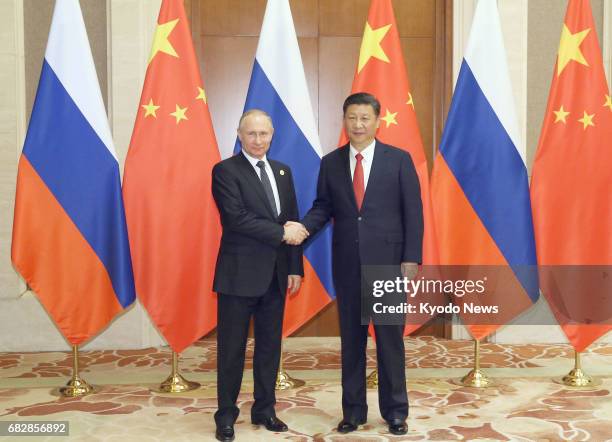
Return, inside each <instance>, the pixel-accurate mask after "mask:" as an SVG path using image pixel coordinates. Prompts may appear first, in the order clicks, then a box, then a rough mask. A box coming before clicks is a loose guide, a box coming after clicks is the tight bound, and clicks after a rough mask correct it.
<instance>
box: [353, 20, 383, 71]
mask: <svg viewBox="0 0 612 442" xmlns="http://www.w3.org/2000/svg"><path fill="white" fill-rule="evenodd" d="M390 28H391V25H390V24H389V25H387V26H383V27H381V28H377V29H372V27H371V26H370V23H368V22H366V25H365V30H364V31H363V40H361V49H360V50H359V66H358V67H357V73H359V72H361V70H362V69H363V67H364V66H365V65H366V63H367V62H368V60H370V58H372V57H374V58H378V59H379V60H381V61H384V62H386V63H389V57H387V54H385V51H384V50H383V48H382V47H381V46H380V43H381V42H382V40H383V38H385V35H387V32H389V29H390Z"/></svg>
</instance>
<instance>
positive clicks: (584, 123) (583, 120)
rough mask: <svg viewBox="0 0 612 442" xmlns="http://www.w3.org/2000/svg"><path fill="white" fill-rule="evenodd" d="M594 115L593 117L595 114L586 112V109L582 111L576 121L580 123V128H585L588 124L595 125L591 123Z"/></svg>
mask: <svg viewBox="0 0 612 442" xmlns="http://www.w3.org/2000/svg"><path fill="white" fill-rule="evenodd" d="M594 117H595V114H591V115H589V114H587V113H586V111H584V115H583V116H582V118H581V119H579V120H578V121H580V122H581V123H582V128H583V129H584V130H586V128H587V127H589V126H595V123H593V118H594Z"/></svg>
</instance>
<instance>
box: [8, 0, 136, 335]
mask: <svg viewBox="0 0 612 442" xmlns="http://www.w3.org/2000/svg"><path fill="white" fill-rule="evenodd" d="M12 260H13V264H14V265H15V268H16V269H17V270H18V271H19V273H21V275H22V276H23V277H24V279H25V280H26V281H27V283H28V284H29V285H30V287H31V288H32V289H33V290H34V292H35V293H36V294H37V295H38V297H39V299H40V300H41V302H42V304H43V305H44V307H45V309H46V310H47V312H48V313H49V314H50V316H51V317H52V318H53V320H54V321H55V323H56V324H57V326H58V327H59V329H60V330H61V332H62V333H63V335H64V337H65V338H66V339H67V340H68V341H69V342H70V343H71V344H72V345H78V344H81V343H82V342H84V341H86V340H87V339H89V338H91V337H93V336H95V335H96V334H97V333H98V332H99V331H100V330H101V329H102V328H104V327H105V326H106V325H107V324H108V323H109V322H110V321H111V319H112V318H113V317H114V316H115V315H116V314H117V313H119V312H120V311H121V310H123V309H124V308H125V307H127V306H129V305H130V304H131V303H132V302H133V301H134V296H135V294H134V278H133V274H132V263H131V259H130V248H129V245H128V237H127V229H126V223H125V215H124V209H123V200H122V197H121V183H120V177H119V163H118V162H117V155H116V153H115V149H114V147H113V141H112V137H111V132H110V127H109V124H108V119H107V116H106V112H105V110H104V102H103V100H102V95H101V93H100V87H99V84H98V78H97V75H96V70H95V67H94V63H93V58H92V55H91V50H90V47H89V40H88V38H87V32H86V30H85V24H84V22H83V16H82V14H81V9H80V7H79V2H78V0H57V2H56V4H55V10H54V13H53V21H52V23H51V31H50V33H49V41H48V43H47V50H46V53H45V59H44V61H43V66H42V73H41V76H40V82H39V85H38V92H37V94H36V101H35V103H34V108H33V110H32V116H31V118H30V124H29V127H28V133H27V136H26V140H25V144H24V147H23V152H22V155H21V158H20V160H19V171H18V176H17V193H16V197H15V218H14V223H13V243H12Z"/></svg>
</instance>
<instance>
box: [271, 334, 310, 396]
mask: <svg viewBox="0 0 612 442" xmlns="http://www.w3.org/2000/svg"><path fill="white" fill-rule="evenodd" d="M304 385H306V382H304V381H303V380H301V379H295V378H292V377H291V376H290V375H289V373H287V372H286V371H285V370H283V344H282V342H281V356H280V362H279V364H278V374H277V375H276V386H275V389H276V390H289V389H291V388H297V387H302V386H304Z"/></svg>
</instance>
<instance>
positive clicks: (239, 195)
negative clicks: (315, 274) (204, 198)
mask: <svg viewBox="0 0 612 442" xmlns="http://www.w3.org/2000/svg"><path fill="white" fill-rule="evenodd" d="M273 132H274V129H273V127H272V120H271V119H270V117H269V115H268V114H266V113H265V112H263V111H261V110H258V109H252V110H250V111H247V112H245V113H244V114H243V115H242V117H241V118H240V122H239V125H238V138H239V139H240V142H241V144H242V152H241V153H239V154H238V155H236V156H233V157H231V158H228V159H226V160H224V161H221V162H220V163H218V164H217V165H216V166H215V167H214V169H213V177H212V191H213V196H214V198H215V202H216V203H217V207H218V208H219V213H220V215H221V224H222V226H223V236H222V238H221V246H220V248H219V256H218V258H217V267H216V271H215V280H214V290H215V291H216V292H217V293H218V313H217V318H218V325H217V395H218V406H219V409H218V410H217V412H216V413H215V422H216V424H217V430H216V433H215V436H216V438H217V439H218V440H221V441H231V440H233V439H234V422H235V421H236V418H237V417H238V414H239V410H238V408H237V407H236V399H237V397H238V393H239V392H240V384H241V382H242V373H243V370H244V354H245V348H246V342H247V334H248V329H249V321H250V319H251V316H253V317H254V321H255V327H254V329H255V342H256V345H255V354H254V358H253V378H254V384H255V391H254V398H255V402H254V403H253V406H252V408H251V421H252V423H253V424H256V425H260V424H261V425H265V427H266V428H267V429H268V430H270V431H287V425H285V423H283V422H282V421H281V420H280V419H278V418H277V417H276V414H275V412H274V404H275V403H276V397H275V392H274V387H275V383H276V377H277V374H278V367H279V362H280V356H281V332H282V321H283V311H284V306H285V293H286V291H287V289H289V291H290V292H291V293H293V292H295V291H297V290H298V289H299V287H300V284H301V277H302V276H303V275H304V272H303V264H302V248H301V246H297V245H290V244H296V243H298V242H301V240H303V239H304V238H305V237H306V236H307V232H306V231H305V230H304V229H303V228H301V226H296V225H293V226H286V227H285V226H284V224H285V222H287V221H288V220H296V219H298V209H297V201H296V197H295V190H294V187H293V179H292V175H291V170H290V169H289V167H287V166H286V165H284V164H282V163H279V162H277V161H273V160H270V159H268V158H266V152H267V151H268V149H269V148H270V142H271V140H272V134H273Z"/></svg>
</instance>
